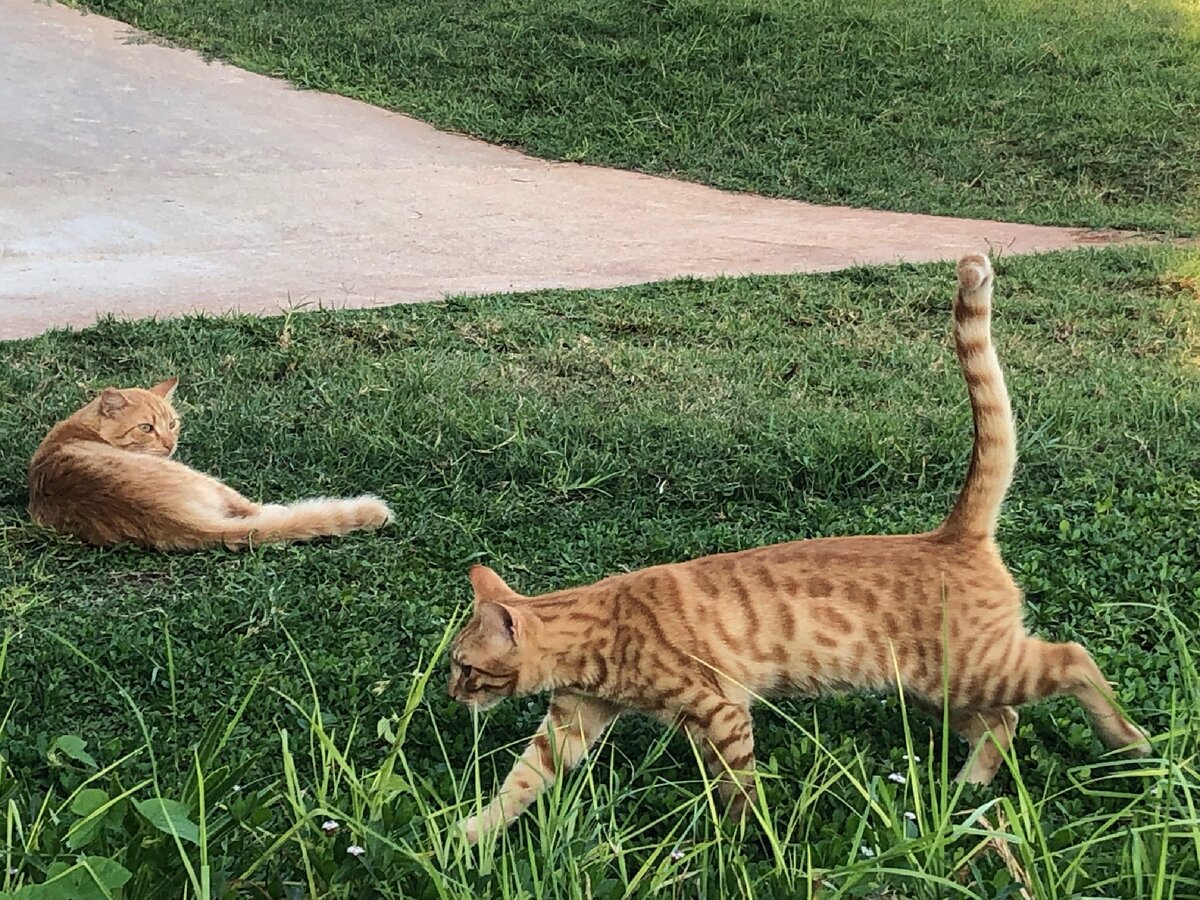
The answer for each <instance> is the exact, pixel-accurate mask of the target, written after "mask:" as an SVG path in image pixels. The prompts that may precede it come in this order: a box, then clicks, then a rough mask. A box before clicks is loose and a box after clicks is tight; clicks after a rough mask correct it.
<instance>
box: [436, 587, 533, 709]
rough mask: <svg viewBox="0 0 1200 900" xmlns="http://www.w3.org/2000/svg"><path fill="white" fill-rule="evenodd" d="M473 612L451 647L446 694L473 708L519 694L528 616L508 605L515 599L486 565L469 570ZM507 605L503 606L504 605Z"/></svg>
mask: <svg viewBox="0 0 1200 900" xmlns="http://www.w3.org/2000/svg"><path fill="white" fill-rule="evenodd" d="M471 583H472V584H473V585H474V587H475V611H474V613H473V614H472V616H471V618H470V620H469V621H468V622H467V624H466V625H464V626H463V627H462V630H461V631H459V633H458V635H457V636H456V637H455V638H454V642H453V643H452V644H451V645H450V684H449V692H450V696H451V697H453V698H454V699H455V700H457V701H458V702H459V703H464V704H466V705H467V706H470V707H472V708H474V709H487V708H488V707H490V706H495V705H496V704H497V703H499V702H500V701H501V700H503V699H505V698H506V697H511V696H512V695H513V694H518V693H524V692H525V691H526V690H528V687H527V686H524V687H523V685H522V681H521V673H522V671H527V670H529V669H530V666H529V665H528V664H527V663H528V661H527V659H526V657H527V655H528V653H529V652H530V651H531V650H532V648H531V647H530V646H529V640H528V639H529V637H530V634H529V630H528V625H529V621H528V617H527V616H525V615H523V614H522V612H521V610H520V609H519V608H517V607H516V606H515V605H514V604H512V601H513V600H517V599H520V595H519V594H517V593H515V592H514V591H512V590H511V589H510V588H509V587H508V585H506V584H505V583H504V582H503V581H501V580H500V576H499V575H497V574H496V573H495V572H493V571H492V570H491V569H489V568H487V567H486V566H475V567H473V568H472V569H471ZM506 601H508V602H506Z"/></svg>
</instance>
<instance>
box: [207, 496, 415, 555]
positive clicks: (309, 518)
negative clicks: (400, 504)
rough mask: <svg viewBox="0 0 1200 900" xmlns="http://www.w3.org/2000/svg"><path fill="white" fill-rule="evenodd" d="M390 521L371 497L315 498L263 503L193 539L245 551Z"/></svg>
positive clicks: (381, 504)
mask: <svg viewBox="0 0 1200 900" xmlns="http://www.w3.org/2000/svg"><path fill="white" fill-rule="evenodd" d="M391 519H392V511H391V510H390V509H388V506H387V504H386V503H384V502H383V501H382V500H380V499H379V498H378V497H376V496H374V495H372V494H364V495H363V496H361V497H353V498H350V499H345V500H341V499H334V498H329V497H316V498H313V499H311V500H300V501H298V502H296V503H289V504H287V505H286V506H281V505H276V504H264V505H263V506H261V507H259V508H258V510H257V512H254V513H252V514H250V515H248V516H238V517H232V516H231V517H229V518H223V519H221V520H219V521H216V522H207V523H204V525H202V526H200V527H199V528H196V529H195V530H196V531H198V532H199V533H198V534H195V535H194V536H195V537H196V538H197V539H198V540H197V543H198V544H201V545H202V544H225V546H227V547H230V548H242V547H246V546H250V545H255V544H279V543H286V542H289V541H307V540H311V539H312V538H317V537H335V536H340V535H344V534H349V533H350V532H352V531H360V530H362V529H365V528H380V527H382V526H383V525H386V524H387V523H388V522H390V521H391ZM193 527H195V526H193ZM186 530H187V529H186V528H185V533H186Z"/></svg>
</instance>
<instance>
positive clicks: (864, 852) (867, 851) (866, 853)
mask: <svg viewBox="0 0 1200 900" xmlns="http://www.w3.org/2000/svg"><path fill="white" fill-rule="evenodd" d="M858 852H859V853H861V854H862V855H863V856H865V857H866V858H867V859H870V858H871V857H872V856H874V855H875V851H874V850H872V849H871V848H870V847H868V846H867V845H866V844H863V845H862V846H861V847H859V848H858Z"/></svg>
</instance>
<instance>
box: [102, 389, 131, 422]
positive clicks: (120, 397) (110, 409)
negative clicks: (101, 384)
mask: <svg viewBox="0 0 1200 900" xmlns="http://www.w3.org/2000/svg"><path fill="white" fill-rule="evenodd" d="M128 405H129V401H128V400H126V399H125V395H124V394H122V393H121V392H120V391H118V390H117V389H116V388H112V387H106V388H105V389H104V390H102V391H101V392H100V415H102V416H104V417H105V418H108V419H111V418H112V417H113V416H115V415H116V414H117V413H119V412H120V411H121V410H123V409H124V408H125V407H127V406H128Z"/></svg>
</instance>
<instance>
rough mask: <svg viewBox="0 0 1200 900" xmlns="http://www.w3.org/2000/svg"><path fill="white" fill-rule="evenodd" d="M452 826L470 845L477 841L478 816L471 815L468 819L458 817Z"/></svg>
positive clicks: (478, 831) (478, 830)
mask: <svg viewBox="0 0 1200 900" xmlns="http://www.w3.org/2000/svg"><path fill="white" fill-rule="evenodd" d="M454 828H455V830H456V831H457V832H458V833H459V834H460V835H462V838H463V840H464V841H466V842H467V843H468V844H470V845H471V846H472V847H473V846H475V845H476V844H478V843H479V833H480V828H479V816H471V818H469V819H459V820H458V822H457V823H456V824H455V826H454Z"/></svg>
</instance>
